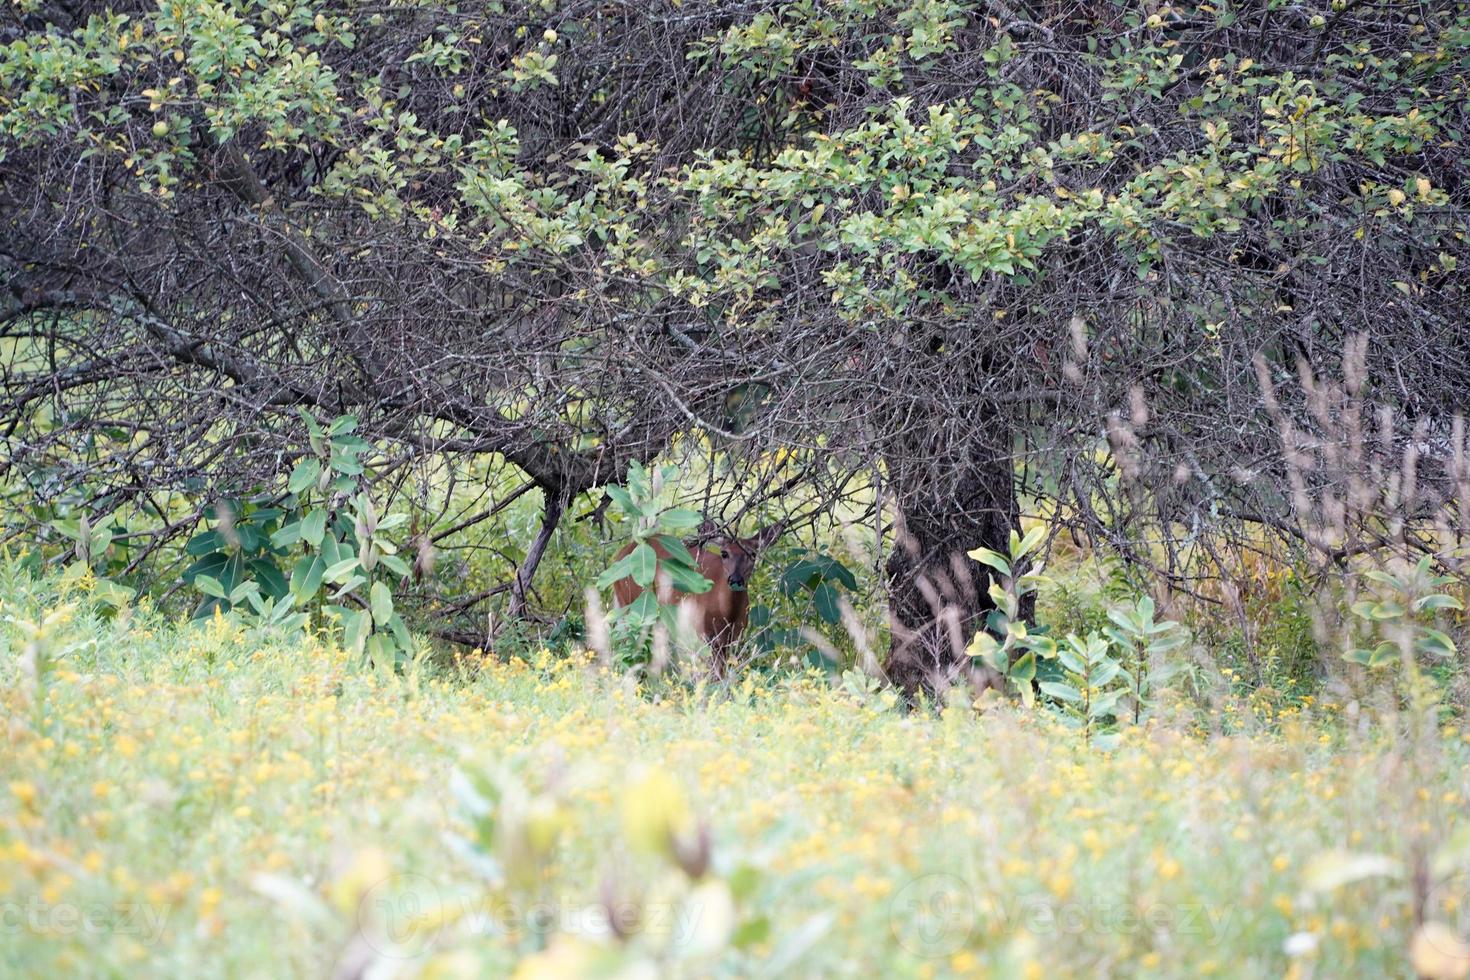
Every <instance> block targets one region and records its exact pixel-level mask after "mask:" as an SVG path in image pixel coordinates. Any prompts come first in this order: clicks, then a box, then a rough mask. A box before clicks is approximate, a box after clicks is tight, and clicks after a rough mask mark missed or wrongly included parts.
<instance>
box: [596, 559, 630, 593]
mask: <svg viewBox="0 0 1470 980" xmlns="http://www.w3.org/2000/svg"><path fill="white" fill-rule="evenodd" d="M632 574H633V552H631V551H630V552H628V553H627V554H626V555H624V556H623V557H621V558H619V559H618V560H617V561H615V562H613V563H612V564H611V565H609V566H608V567H607V569H606V570H604V571H603V573H602V574H601V575H599V576H597V587H598V588H599V589H605V588H607V587H608V586H610V585H612V584H613V583H614V582H619V581H621V580H623V579H625V578H627V577H628V576H630V575H632Z"/></svg>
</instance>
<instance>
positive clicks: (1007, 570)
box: [968, 548, 1011, 578]
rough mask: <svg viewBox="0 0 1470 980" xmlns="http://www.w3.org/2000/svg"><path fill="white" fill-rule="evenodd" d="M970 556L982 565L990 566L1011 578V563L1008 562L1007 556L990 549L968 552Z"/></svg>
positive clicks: (977, 549)
mask: <svg viewBox="0 0 1470 980" xmlns="http://www.w3.org/2000/svg"><path fill="white" fill-rule="evenodd" d="M968 554H969V556H970V557H971V558H973V559H975V560H976V561H978V562H980V564H982V565H989V566H990V567H991V568H993V569H995V570H996V571H997V572H1000V573H1001V574H1002V575H1004V576H1006V577H1007V578H1009V577H1010V574H1011V563H1010V562H1008V561H1006V560H1005V556H1003V555H1002V554H1001V553H1000V552H998V551H991V550H990V549H989V548H976V549H975V550H974V551H971V552H968Z"/></svg>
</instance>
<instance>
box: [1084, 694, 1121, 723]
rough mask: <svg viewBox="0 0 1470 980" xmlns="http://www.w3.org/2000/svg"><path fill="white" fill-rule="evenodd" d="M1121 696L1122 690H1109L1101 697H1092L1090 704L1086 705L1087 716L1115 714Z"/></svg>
mask: <svg viewBox="0 0 1470 980" xmlns="http://www.w3.org/2000/svg"><path fill="white" fill-rule="evenodd" d="M1122 698H1123V692H1122V691H1109V692H1108V693H1106V694H1104V695H1102V696H1101V697H1098V698H1094V699H1093V701H1092V704H1090V705H1088V706H1087V717H1088V718H1091V719H1097V718H1103V717H1106V716H1107V715H1115V714H1117V713H1118V702H1119V701H1120V700H1122Z"/></svg>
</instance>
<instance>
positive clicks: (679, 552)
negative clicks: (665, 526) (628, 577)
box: [653, 534, 699, 568]
mask: <svg viewBox="0 0 1470 980" xmlns="http://www.w3.org/2000/svg"><path fill="white" fill-rule="evenodd" d="M653 540H654V541H656V542H658V545H659V547H661V548H663V549H664V551H666V552H668V554H669V557H670V558H672V559H673V563H674V564H681V565H683V566H684V567H686V568H698V567H699V562H698V561H696V560H695V558H694V556H693V555H692V554H690V552H689V549H688V548H686V547H684V542H683V541H680V540H679V539H678V538H676V537H674V536H673V535H672V534H660V535H659V536H658V537H656V538H654V539H653Z"/></svg>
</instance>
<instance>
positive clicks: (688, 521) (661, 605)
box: [597, 462, 714, 664]
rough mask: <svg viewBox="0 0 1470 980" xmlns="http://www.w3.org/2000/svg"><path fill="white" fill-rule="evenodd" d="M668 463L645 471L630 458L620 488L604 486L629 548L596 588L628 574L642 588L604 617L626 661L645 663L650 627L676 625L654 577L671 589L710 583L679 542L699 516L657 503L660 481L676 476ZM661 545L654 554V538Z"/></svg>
mask: <svg viewBox="0 0 1470 980" xmlns="http://www.w3.org/2000/svg"><path fill="white" fill-rule="evenodd" d="M678 475H679V470H678V468H677V467H674V466H663V467H659V468H658V469H656V470H654V471H653V472H652V473H650V472H649V471H648V470H647V469H646V468H644V467H643V466H642V465H641V464H639V463H637V462H634V463H633V465H632V466H631V467H629V469H628V481H627V486H626V487H619V486H609V487H606V488H605V490H606V492H607V495H608V496H609V497H611V498H612V501H613V503H614V504H616V505H617V508H618V510H619V511H621V512H622V513H623V514H624V515H625V516H626V517H628V518H629V519H630V522H631V524H632V535H631V537H632V539H633V549H632V550H631V551H629V552H628V554H626V555H624V556H623V557H622V558H620V559H618V560H617V561H615V562H614V563H613V564H612V565H610V566H608V568H606V569H605V570H604V571H603V572H602V574H601V575H599V576H598V577H597V587H598V588H599V589H606V588H609V587H611V586H612V584H613V583H614V582H617V581H619V580H620V579H624V578H631V579H632V580H633V581H634V582H635V583H637V585H638V586H639V587H640V588H642V589H643V592H642V593H641V594H640V595H639V596H638V598H637V599H635V600H634V601H633V602H632V603H630V604H628V605H626V606H622V607H619V608H617V609H614V610H613V612H612V614H611V615H610V616H609V619H610V621H611V623H612V633H613V637H614V640H615V641H616V642H615V643H614V646H615V648H616V649H617V651H618V655H619V658H620V659H621V660H623V662H625V663H628V664H634V663H643V662H646V661H647V659H648V657H649V654H650V653H651V645H652V643H653V641H654V631H655V628H657V629H660V630H663V631H664V635H665V636H670V637H672V636H675V635H677V633H678V629H679V607H678V603H677V602H660V601H659V597H658V589H656V588H655V579H656V578H657V576H658V575H659V574H662V575H666V576H667V577H668V581H669V584H670V585H671V586H672V587H673V588H674V589H676V590H678V591H680V592H684V593H688V594H692V595H698V594H701V593H704V592H708V591H709V590H710V589H711V588H713V585H714V583H712V582H710V580H709V579H707V578H705V577H704V575H703V574H702V573H701V572H700V570H699V562H698V561H697V560H696V559H695V557H694V555H693V554H691V553H690V551H689V549H688V547H686V546H685V544H684V542H683V540H682V538H683V535H684V534H687V533H688V532H689V531H692V530H694V529H696V528H698V527H699V526H700V524H701V523H702V522H703V520H704V518H703V517H702V516H701V515H700V514H699V513H698V512H696V511H692V510H689V509H687V508H684V507H662V506H660V505H659V503H658V497H659V495H660V494H661V493H662V491H663V488H664V485H665V484H666V483H672V482H673V481H674V480H676V479H677V478H678ZM655 542H656V543H657V544H658V546H659V547H660V548H662V549H664V552H665V557H664V558H663V559H660V558H659V557H658V554H657V553H656V552H655V551H654V548H653V546H654V543H655Z"/></svg>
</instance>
